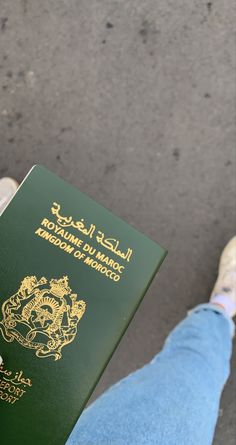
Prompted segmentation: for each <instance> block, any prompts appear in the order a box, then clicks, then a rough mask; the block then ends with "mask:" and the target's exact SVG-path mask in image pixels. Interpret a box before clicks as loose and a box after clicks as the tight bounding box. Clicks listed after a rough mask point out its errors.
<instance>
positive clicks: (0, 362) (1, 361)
mask: <svg viewBox="0 0 236 445" xmlns="http://www.w3.org/2000/svg"><path fill="white" fill-rule="evenodd" d="M2 363H3V359H2V357H1V355H0V366H1V364H2Z"/></svg>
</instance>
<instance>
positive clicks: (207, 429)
mask: <svg viewBox="0 0 236 445" xmlns="http://www.w3.org/2000/svg"><path fill="white" fill-rule="evenodd" d="M235 314H236V237H235V238H233V239H232V240H231V241H230V242H229V243H228V245H227V246H226V248H225V249H224V251H223V253H222V256H221V260H220V265H219V275H218V279H217V281H216V285H215V287H214V289H213V291H212V295H211V304H205V305H200V306H198V307H197V308H195V309H194V310H193V311H191V312H190V314H189V316H188V317H187V318H186V319H185V320H184V321H183V322H182V323H180V324H179V325H178V326H177V327H176V328H175V329H174V331H173V332H172V333H171V334H170V335H169V337H168V338H167V341H166V343H165V345H164V348H163V350H162V351H161V352H160V354H158V355H157V356H156V357H154V359H153V360H152V361H151V362H150V363H149V364H147V365H146V366H144V367H143V368H141V369H140V370H138V371H136V372H134V373H133V374H130V375H129V376H128V377H126V378H124V379H123V380H121V381H120V382H118V383H117V384H116V385H114V386H112V387H111V388H110V389H109V390H108V391H106V392H105V393H104V394H103V395H102V396H101V397H100V398H98V400H96V401H95V402H94V403H93V404H92V405H91V406H90V407H88V408H87V409H86V410H85V411H84V412H83V414H82V415H81V417H80V419H79V420H78V422H77V424H76V426H75V428H74V430H73V431H72V434H71V436H70V438H69V440H68V442H67V445H127V444H129V445H154V444H155V445H199V444H201V445H210V444H211V443H212V440H213V435H214V430H215V425H216V421H217V416H218V410H219V402H220V396H221V393H222V390H223V387H224V384H225V382H226V380H227V377H228V375H229V370H230V357H231V349H232V336H233V335H234V324H233V321H232V319H231V317H233V316H234V315H235Z"/></svg>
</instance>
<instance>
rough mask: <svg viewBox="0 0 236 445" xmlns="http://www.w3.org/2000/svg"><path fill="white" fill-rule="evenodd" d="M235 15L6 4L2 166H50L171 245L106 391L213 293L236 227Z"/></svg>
mask: <svg viewBox="0 0 236 445" xmlns="http://www.w3.org/2000/svg"><path fill="white" fill-rule="evenodd" d="M234 22H235V4H234V1H233V0H228V1H227V2H223V1H221V0H212V1H210V2H207V1H202V0H197V1H189V0H180V1H176V0H175V1H174V0H158V1H156V0H143V1H141V0H135V1H134V0H129V1H127V0H120V1H115V0H114V1H108V0H100V1H99V0H90V1H88V0H86V1H85V0H80V1H76V0H71V1H70V2H68V1H66V0H50V1H48V0H47V1H46V0H40V1H36V0H32V1H28V0H19V1H17V2H16V1H15V2H10V1H9V0H0V141H1V142H0V145H1V152H0V176H5V175H10V176H13V177H15V178H17V179H18V180H22V178H23V177H24V175H25V174H26V173H27V171H28V170H29V168H30V167H31V166H32V165H33V164H35V163H42V164H44V165H46V166H47V167H49V168H50V169H51V170H53V171H54V172H56V173H58V174H59V175H60V176H62V177H63V178H64V179H66V180H68V181H69V182H71V183H72V184H74V185H75V186H77V187H78V188H79V189H81V190H82V191H83V192H85V193H88V194H89V195H90V196H91V197H93V198H95V199H96V200H97V201H98V202H100V203H101V204H103V205H105V206H106V207H108V208H109V209H111V210H112V211H113V212H114V213H116V214H117V215H119V216H120V217H122V218H124V219H125V220H126V221H127V222H129V223H131V224H133V225H134V226H135V227H136V228H137V229H139V230H141V231H143V232H145V233H146V234H147V235H149V236H150V237H152V238H153V239H155V240H157V241H159V242H160V243H161V244H163V245H164V246H166V247H167V248H168V250H169V255H168V258H167V260H166V262H165V264H164V265H163V267H162V270H161V272H160V274H159V275H158V278H157V279H156V280H155V282H154V283H153V285H152V287H151V289H150V291H149V292H148V294H147V296H146V299H145V301H144V302H143V304H142V306H141V307H140V310H139V311H138V313H137V315H136V316H135V318H134V320H133V321H132V323H131V325H130V327H129V329H128V331H127V333H126V335H125V337H124V338H123V340H122V342H121V344H120V346H119V347H118V349H117V351H116V353H115V354H114V356H113V358H112V360H111V362H110V364H109V366H108V368H107V369H106V371H105V373H104V375H103V377H102V379H101V381H100V383H99V385H98V388H97V390H96V392H95V396H97V395H98V394H100V393H101V392H102V391H103V390H104V389H105V388H107V387H108V386H109V385H110V384H111V383H113V382H116V381H117V380H118V379H119V378H120V377H123V376H124V375H126V374H128V373H129V372H131V371H133V370H134V369H136V368H137V367H141V366H142V365H143V364H144V363H146V362H147V361H149V360H150V359H151V358H152V356H153V355H154V354H155V353H156V352H157V351H158V350H160V348H161V346H162V343H163V340H164V339H165V337H166V335H167V334H168V333H169V331H170V330H171V329H172V328H173V327H174V326H175V325H176V323H178V322H179V321H180V320H181V319H182V318H183V317H184V316H185V314H186V311H187V310H188V309H189V308H191V307H192V306H194V305H196V304H197V303H202V302H204V301H206V300H207V299H208V296H209V293H210V291H211V288H212V285H213V283H214V280H215V278H216V272H217V261H218V257H219V254H220V252H221V249H222V248H223V246H224V244H225V243H226V241H227V240H228V239H229V238H230V237H231V236H232V235H233V233H234V229H235V178H234V174H235V151H234V150H235V124H234V121H235V108H234V101H235V58H234V57H235V56H234V54H235V43H234ZM233 368H234V369H233V372H232V374H231V378H230V380H229V383H228V384H227V386H226V389H225V392H224V396H223V399H222V403H221V410H220V418H219V423H218V428H217V433H216V439H215V442H214V444H215V445H222V444H223V443H224V444H227V445H234V444H235V422H236V414H235V375H236V357H235V355H234V358H233ZM183 403H184V401H183ZM199 445H201V444H199Z"/></svg>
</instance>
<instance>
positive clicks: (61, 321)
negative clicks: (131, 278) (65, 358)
mask: <svg viewBox="0 0 236 445" xmlns="http://www.w3.org/2000/svg"><path fill="white" fill-rule="evenodd" d="M85 309H86V303H85V301H83V300H78V298H77V294H74V293H72V290H71V288H70V287H69V284H68V277H67V276H64V277H62V278H59V279H51V280H50V281H49V282H48V280H47V279H46V278H45V277H42V278H40V279H39V280H38V279H37V277H36V276H27V277H25V278H24V279H23V281H22V282H21V285H20V287H19V289H18V291H17V292H16V293H15V294H14V295H12V296H11V297H10V298H9V299H8V300H6V301H4V303H3V305H2V320H1V321H0V331H1V333H2V335H3V337H4V339H5V340H6V341H7V342H13V341H14V340H16V341H17V342H18V343H20V344H21V345H22V346H24V347H25V348H28V349H34V350H35V353H36V356H37V357H40V358H46V357H54V359H55V360H58V359H61V358H62V348H63V347H64V346H66V345H68V344H69V343H71V342H72V341H73V340H74V339H75V336H76V334H77V330H78V324H79V321H80V320H81V318H82V317H83V315H84V312H85Z"/></svg>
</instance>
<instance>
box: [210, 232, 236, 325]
mask: <svg viewBox="0 0 236 445" xmlns="http://www.w3.org/2000/svg"><path fill="white" fill-rule="evenodd" d="M210 301H211V303H215V304H218V305H219V306H223V307H224V308H225V310H226V312H227V313H228V315H230V317H234V315H236V236H234V237H233V238H232V239H231V240H230V241H229V242H228V244H226V246H225V248H224V250H223V252H222V254H221V257H220V263H219V271H218V278H217V280H216V283H215V286H214V288H213V291H212V293H211V297H210Z"/></svg>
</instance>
